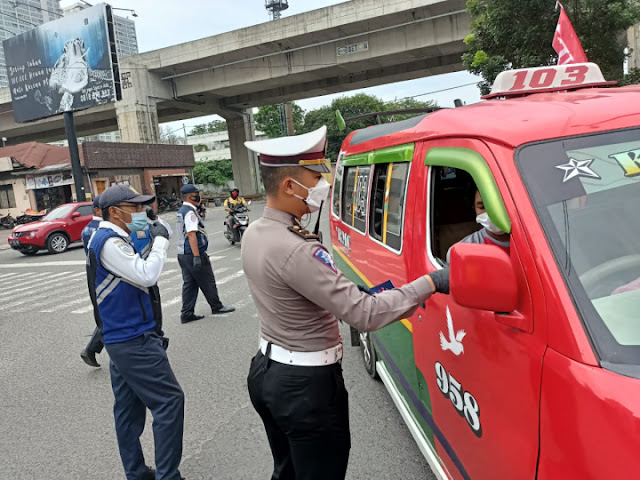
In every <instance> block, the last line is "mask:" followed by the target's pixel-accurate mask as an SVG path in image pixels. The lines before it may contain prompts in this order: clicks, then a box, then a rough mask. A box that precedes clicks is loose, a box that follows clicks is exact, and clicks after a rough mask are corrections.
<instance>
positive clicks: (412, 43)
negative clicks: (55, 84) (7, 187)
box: [0, 0, 470, 194]
mask: <svg viewBox="0 0 640 480" xmlns="http://www.w3.org/2000/svg"><path fill="white" fill-rule="evenodd" d="M465 3H466V2H465V0H387V1H383V0H351V1H349V2H345V3H342V4H338V5H334V6H331V7H327V8H322V9H318V10H314V11H311V12H307V13H303V14H300V15H295V16H291V17H286V18H282V19H279V20H276V21H272V22H268V23H264V24H260V25H255V26H252V27H247V28H243V29H240V30H235V31H232V32H228V33H223V34H220V35H215V36H213V37H208V38H204V39H201V40H196V41H193V42H189V43H185V44H181V45H175V46H172V47H167V48H162V49H159V50H154V51H151V52H146V53H142V54H139V55H133V56H130V57H127V58H125V59H123V61H122V62H121V65H120V73H121V81H122V86H123V98H122V100H121V101H119V102H117V103H116V104H115V105H103V106H100V107H95V108H92V109H89V110H86V111H83V112H79V113H78V114H77V115H76V124H77V129H78V134H79V135H88V134H93V133H99V132H104V131H109V130H114V129H115V128H116V127H117V128H118V129H119V130H120V133H121V137H122V140H123V141H125V142H140V143H155V142H158V141H159V133H158V123H162V122H168V121H173V120H181V119H185V118H191V117H196V116H201V115H209V114H219V115H221V116H222V117H224V118H225V119H226V120H227V126H228V128H229V139H230V146H231V155H232V159H233V169H234V177H235V182H236V183H237V184H238V186H239V187H240V188H241V189H242V191H244V192H245V193H247V194H250V193H254V192H256V191H257V189H258V181H257V162H256V158H255V156H254V155H253V154H252V153H250V152H248V151H247V150H246V149H245V148H244V145H243V143H244V141H245V140H251V139H253V136H254V134H253V121H252V118H251V113H250V109H251V108H252V107H256V106H262V105H269V104H274V103H280V102H283V101H288V100H299V99H303V98H309V97H315V96H320V95H326V94H331V93H337V92H345V91H349V90H354V89H358V88H364V87H371V86H375V85H381V84H386V83H393V82H398V81H402V80H410V79H415V78H420V77H425V76H429V75H437V74H442V73H447V72H452V71H457V70H462V68H463V67H462V64H461V55H462V53H464V52H465V51H466V47H465V44H464V42H463V40H464V38H465V37H466V36H467V35H468V34H469V32H470V28H469V25H470V19H469V16H468V14H467V13H466V12H465ZM401 94H402V93H401V92H399V95H401ZM0 134H1V135H2V136H3V137H7V138H8V143H19V142H25V141H31V140H39V141H51V140H57V139H60V138H63V137H64V125H63V121H62V117H61V116H59V117H54V118H50V119H45V120H41V121H38V122H32V123H28V124H15V122H14V121H13V115H12V113H11V103H10V96H9V91H8V89H1V90H0Z"/></svg>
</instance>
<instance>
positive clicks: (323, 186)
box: [291, 177, 331, 213]
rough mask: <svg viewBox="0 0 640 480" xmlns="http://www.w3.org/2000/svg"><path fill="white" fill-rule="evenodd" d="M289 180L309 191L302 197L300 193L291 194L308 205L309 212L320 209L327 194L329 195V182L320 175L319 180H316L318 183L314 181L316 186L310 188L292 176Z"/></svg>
mask: <svg viewBox="0 0 640 480" xmlns="http://www.w3.org/2000/svg"><path fill="white" fill-rule="evenodd" d="M291 181H292V182H295V183H297V184H298V185H300V186H301V187H302V188H304V189H306V190H307V191H308V192H309V195H307V198H303V197H301V196H300V195H296V194H295V193H294V194H293V196H294V197H296V198H299V199H300V200H302V201H303V202H304V203H306V204H307V206H308V207H309V212H311V213H313V212H317V211H318V210H320V205H321V204H322V202H324V201H325V200H326V199H327V196H328V195H329V190H331V184H330V183H329V182H327V181H326V180H325V178H324V177H321V178H320V180H318V183H316V186H315V187H311V188H307V187H305V186H304V185H302V184H301V183H300V182H298V181H296V180H295V179H293V178H292V179H291Z"/></svg>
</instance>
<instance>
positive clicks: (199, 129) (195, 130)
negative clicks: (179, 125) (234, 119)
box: [189, 120, 227, 137]
mask: <svg viewBox="0 0 640 480" xmlns="http://www.w3.org/2000/svg"><path fill="white" fill-rule="evenodd" d="M226 129H227V122H226V121H224V120H213V121H211V122H209V123H200V124H198V125H194V126H193V127H191V131H190V132H189V136H190V137H192V136H194V135H204V134H206V133H215V132H224V131H225V130H226Z"/></svg>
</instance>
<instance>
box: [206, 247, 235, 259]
mask: <svg viewBox="0 0 640 480" xmlns="http://www.w3.org/2000/svg"><path fill="white" fill-rule="evenodd" d="M237 248H238V247H236V246H235V245H232V246H230V247H229V248H225V249H223V250H218V251H217V252H213V253H222V252H226V251H228V250H232V249H237ZM218 258H224V257H211V259H212V260H216V259H218Z"/></svg>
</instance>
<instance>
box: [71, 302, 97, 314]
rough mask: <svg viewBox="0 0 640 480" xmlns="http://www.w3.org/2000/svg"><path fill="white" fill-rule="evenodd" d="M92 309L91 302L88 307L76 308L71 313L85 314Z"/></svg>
mask: <svg viewBox="0 0 640 480" xmlns="http://www.w3.org/2000/svg"><path fill="white" fill-rule="evenodd" d="M92 310H93V304H90V305H89V306H88V307H84V308H79V309H78V310H74V311H72V312H71V313H80V314H85V313H89V312H91V311H92Z"/></svg>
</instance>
